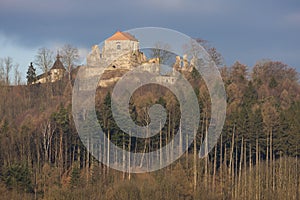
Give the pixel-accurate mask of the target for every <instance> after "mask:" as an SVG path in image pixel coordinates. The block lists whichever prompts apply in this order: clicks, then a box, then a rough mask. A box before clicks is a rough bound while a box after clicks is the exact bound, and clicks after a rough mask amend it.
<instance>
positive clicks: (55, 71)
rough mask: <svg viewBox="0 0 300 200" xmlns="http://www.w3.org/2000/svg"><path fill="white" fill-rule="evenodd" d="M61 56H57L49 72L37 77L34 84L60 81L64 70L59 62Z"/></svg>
mask: <svg viewBox="0 0 300 200" xmlns="http://www.w3.org/2000/svg"><path fill="white" fill-rule="evenodd" d="M60 58H61V56H60V55H59V54H57V56H56V60H55V62H54V64H53V66H52V67H51V68H50V70H49V71H48V72H46V73H43V74H41V75H39V76H37V81H36V82H35V83H46V82H51V83H53V82H56V81H58V80H61V79H62V78H63V77H64V76H65V72H66V69H65V67H64V65H63V64H62V62H61V61H60Z"/></svg>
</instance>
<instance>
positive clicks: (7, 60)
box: [4, 56, 13, 85]
mask: <svg viewBox="0 0 300 200" xmlns="http://www.w3.org/2000/svg"><path fill="white" fill-rule="evenodd" d="M12 67H13V60H12V58H11V57H9V56H8V57H6V58H4V77H5V84H6V85H9V84H10V80H9V73H10V71H11V69H12Z"/></svg>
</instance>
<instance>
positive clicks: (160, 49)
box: [150, 42, 172, 64]
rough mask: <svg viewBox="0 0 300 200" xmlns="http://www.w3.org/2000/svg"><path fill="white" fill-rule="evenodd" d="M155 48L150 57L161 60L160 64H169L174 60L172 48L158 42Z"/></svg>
mask: <svg viewBox="0 0 300 200" xmlns="http://www.w3.org/2000/svg"><path fill="white" fill-rule="evenodd" d="M154 46H155V48H153V49H151V52H150V57H151V58H159V63H161V64H167V63H168V62H169V61H170V59H171V58H172V53H171V52H170V51H171V46H170V45H169V44H166V43H162V42H157V43H156V44H155V45H154Z"/></svg>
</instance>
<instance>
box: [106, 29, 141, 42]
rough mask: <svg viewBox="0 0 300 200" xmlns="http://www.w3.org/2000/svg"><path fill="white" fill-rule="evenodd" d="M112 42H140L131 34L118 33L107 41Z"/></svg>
mask: <svg viewBox="0 0 300 200" xmlns="http://www.w3.org/2000/svg"><path fill="white" fill-rule="evenodd" d="M112 40H132V41H138V40H137V39H136V38H135V37H134V36H132V35H131V34H129V33H126V32H121V31H117V32H116V33H115V34H113V35H112V36H111V37H110V38H108V39H107V41H112Z"/></svg>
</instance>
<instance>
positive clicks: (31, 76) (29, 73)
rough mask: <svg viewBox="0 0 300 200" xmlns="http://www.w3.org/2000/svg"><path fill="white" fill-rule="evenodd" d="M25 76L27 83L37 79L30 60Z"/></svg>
mask: <svg viewBox="0 0 300 200" xmlns="http://www.w3.org/2000/svg"><path fill="white" fill-rule="evenodd" d="M26 78H27V84H28V85H30V84H32V83H34V82H35V81H36V80H37V78H36V73H35V68H34V67H33V65H32V62H31V63H30V65H29V67H28V71H27V76H26Z"/></svg>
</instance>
